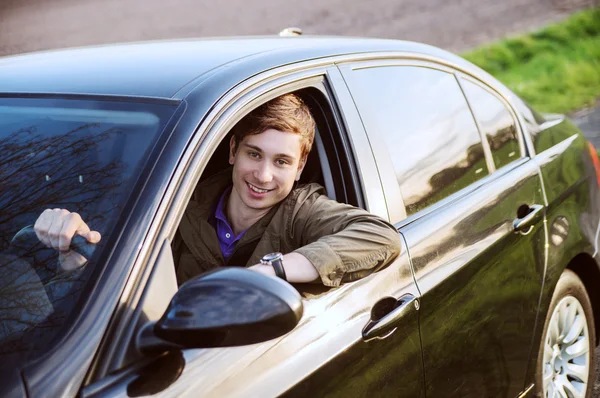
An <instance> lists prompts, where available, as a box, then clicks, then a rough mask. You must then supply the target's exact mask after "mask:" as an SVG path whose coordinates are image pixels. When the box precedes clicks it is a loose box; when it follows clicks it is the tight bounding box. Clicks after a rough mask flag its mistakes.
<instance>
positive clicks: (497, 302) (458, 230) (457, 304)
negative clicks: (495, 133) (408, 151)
mask: <svg viewBox="0 0 600 398" xmlns="http://www.w3.org/2000/svg"><path fill="white" fill-rule="evenodd" d="M489 179H490V181H488V183H486V184H483V185H482V186H481V187H480V188H479V189H476V190H475V191H474V192H471V193H470V194H469V195H468V196H463V197H462V198H461V199H457V200H456V201H454V202H452V203H450V204H448V205H446V206H444V207H442V208H440V209H438V210H437V211H436V212H434V213H430V214H428V215H426V216H424V217H423V218H420V219H418V220H415V221H414V222H412V223H410V224H408V225H406V226H404V227H402V228H401V229H400V231H401V233H402V234H403V235H404V236H405V238H406V241H407V245H408V250H409V253H410V256H411V259H412V262H413V266H414V269H415V277H416V279H417V284H418V286H419V290H420V291H421V294H422V296H423V299H422V310H421V324H420V325H421V336H422V341H423V356H424V363H425V380H426V386H427V395H428V396H435V397H442V396H452V395H454V394H460V395H462V396H502V397H512V396H516V395H518V394H519V393H520V392H521V390H522V385H523V383H524V379H525V373H526V370H527V365H526V363H527V360H528V358H529V347H530V344H531V337H532V336H531V331H532V330H533V327H534V325H535V320H536V315H537V304H538V299H539V292H540V290H541V286H542V278H543V274H544V265H545V250H544V246H545V230H544V226H545V224H544V222H543V217H540V218H539V220H538V221H537V223H535V224H534V228H533V230H532V231H531V232H529V234H528V235H522V234H520V233H516V232H515V231H514V230H513V220H514V219H515V218H516V216H517V209H518V207H519V206H520V204H539V203H543V195H542V191H541V181H540V178H539V174H538V169H537V165H536V164H535V163H534V162H531V161H525V162H522V163H521V164H518V166H517V167H514V168H513V169H512V170H509V171H507V172H506V173H504V174H503V175H501V176H498V177H496V176H495V175H491V176H490V177H489ZM528 331H529V332H528ZM445 341H446V342H448V343H446V344H445V343H444V342H445ZM449 342H451V343H449Z"/></svg>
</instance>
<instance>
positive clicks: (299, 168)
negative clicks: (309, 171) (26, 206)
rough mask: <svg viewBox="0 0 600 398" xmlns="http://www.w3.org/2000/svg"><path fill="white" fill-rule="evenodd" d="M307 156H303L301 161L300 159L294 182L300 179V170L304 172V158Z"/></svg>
mask: <svg viewBox="0 0 600 398" xmlns="http://www.w3.org/2000/svg"><path fill="white" fill-rule="evenodd" d="M307 157H308V155H304V156H303V157H302V159H300V163H299V164H298V171H297V172H296V181H298V180H299V179H300V175H302V170H304V166H306V158H307Z"/></svg>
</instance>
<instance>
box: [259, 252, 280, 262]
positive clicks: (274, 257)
mask: <svg viewBox="0 0 600 398" xmlns="http://www.w3.org/2000/svg"><path fill="white" fill-rule="evenodd" d="M282 257H283V254H281V253H279V252H275V253H269V254H265V255H264V256H263V258H262V261H266V262H271V261H275V260H279V259H281V258H282Z"/></svg>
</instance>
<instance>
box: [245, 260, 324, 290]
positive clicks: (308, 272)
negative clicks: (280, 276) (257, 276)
mask: <svg viewBox="0 0 600 398" xmlns="http://www.w3.org/2000/svg"><path fill="white" fill-rule="evenodd" d="M283 268H284V269H285V275H286V278H287V280H288V282H293V283H307V282H314V281H315V280H317V279H319V273H318V272H317V269H316V268H315V267H314V266H313V265H312V263H311V262H310V261H309V260H308V259H307V258H306V257H304V256H303V255H302V254H300V253H289V254H286V255H284V256H283ZM249 269H251V270H253V271H257V272H260V273H263V274H266V275H271V276H275V270H274V269H273V267H272V266H270V265H262V264H257V265H253V266H252V267H250V268H249Z"/></svg>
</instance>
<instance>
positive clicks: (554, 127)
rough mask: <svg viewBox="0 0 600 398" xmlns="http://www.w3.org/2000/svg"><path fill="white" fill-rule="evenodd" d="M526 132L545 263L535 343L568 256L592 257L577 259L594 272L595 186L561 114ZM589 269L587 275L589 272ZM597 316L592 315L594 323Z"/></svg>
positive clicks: (599, 219)
mask: <svg viewBox="0 0 600 398" xmlns="http://www.w3.org/2000/svg"><path fill="white" fill-rule="evenodd" d="M532 133H535V136H534V140H533V141H534V144H535V148H536V149H537V150H540V152H539V153H537V154H536V156H535V157H534V158H533V160H534V161H535V162H536V163H538V164H539V167H540V170H541V174H542V176H543V179H544V183H545V191H546V197H547V201H548V207H547V215H546V217H547V223H548V255H547V258H548V264H547V266H546V273H545V275H544V288H543V291H542V292H541V295H540V306H539V314H540V319H539V321H538V323H537V328H536V331H535V335H534V342H533V347H539V345H540V343H541V338H542V333H543V327H542V326H543V325H544V320H545V314H546V312H547V311H548V307H549V305H550V300H551V298H552V293H553V292H554V288H555V286H556V283H557V282H558V279H559V277H560V275H561V274H562V272H563V271H564V269H565V268H567V267H574V266H576V265H575V263H574V262H573V261H574V259H576V258H577V257H578V256H580V255H585V256H587V258H589V259H590V260H591V259H592V258H593V259H594V260H593V261H590V262H582V263H581V265H583V266H584V267H588V266H595V267H596V270H595V271H594V272H595V273H597V272H598V271H597V270H598V268H597V267H598V265H597V263H598V260H599V259H598V244H599V242H598V231H600V189H599V186H598V179H597V176H596V171H595V170H594V165H593V161H592V159H591V156H590V148H589V146H588V143H587V142H586V140H585V139H584V138H583V136H582V135H581V134H580V133H579V131H578V130H577V128H576V127H575V126H574V125H573V124H572V123H571V122H570V121H568V120H567V119H566V118H565V117H564V116H562V117H560V116H559V117H556V118H554V119H553V120H549V121H548V124H546V125H545V126H544V125H542V126H540V131H536V132H532ZM575 261H577V260H575ZM594 262H595V263H594ZM594 272H592V273H591V274H592V275H594ZM585 276H587V274H586V275H585ZM580 277H582V280H583V281H584V283H586V284H590V286H593V284H594V282H593V281H591V280H588V279H587V278H585V277H584V275H580ZM589 295H590V297H591V298H592V305H593V306H595V309H597V308H598V304H599V303H598V302H597V301H596V302H594V298H595V297H597V295H596V293H595V292H594V291H591V292H589ZM596 314H598V313H597V312H596ZM598 318H599V316H598V315H596V319H595V322H596V325H598V320H599V319H598ZM535 354H536V352H534V355H533V356H532V358H531V365H530V367H529V375H528V379H529V380H530V382H532V383H533V381H534V380H533V379H534V376H533V372H534V370H535V362H536V359H537V356H536V355H535Z"/></svg>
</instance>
